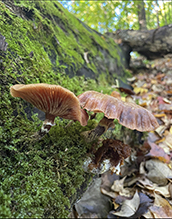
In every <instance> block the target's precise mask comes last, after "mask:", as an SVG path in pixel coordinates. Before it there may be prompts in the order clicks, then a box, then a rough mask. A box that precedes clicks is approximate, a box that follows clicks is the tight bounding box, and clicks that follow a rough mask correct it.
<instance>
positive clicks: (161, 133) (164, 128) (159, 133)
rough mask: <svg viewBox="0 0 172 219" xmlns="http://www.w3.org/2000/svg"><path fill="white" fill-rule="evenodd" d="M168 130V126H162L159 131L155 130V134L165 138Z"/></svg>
mask: <svg viewBox="0 0 172 219" xmlns="http://www.w3.org/2000/svg"><path fill="white" fill-rule="evenodd" d="M166 129H167V126H166V125H160V126H159V127H158V128H157V129H155V132H156V133H157V134H158V135H159V136H160V137H163V133H164V131H165V130H166Z"/></svg>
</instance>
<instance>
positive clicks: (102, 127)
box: [81, 116, 115, 142]
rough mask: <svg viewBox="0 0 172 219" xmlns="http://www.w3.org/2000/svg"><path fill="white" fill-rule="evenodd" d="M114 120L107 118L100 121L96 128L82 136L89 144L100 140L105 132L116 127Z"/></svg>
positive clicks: (83, 133)
mask: <svg viewBox="0 0 172 219" xmlns="http://www.w3.org/2000/svg"><path fill="white" fill-rule="evenodd" d="M113 120H114V119H108V118H106V117H105V116H104V117H103V119H101V120H100V122H99V124H98V125H97V126H96V128H94V129H92V130H89V131H85V132H82V133H81V135H83V136H84V138H85V140H86V141H87V142H91V141H94V140H96V139H97V138H99V137H100V136H101V135H102V134H103V133H104V132H106V131H107V130H108V129H109V128H110V127H113V128H114V127H115V125H114V123H113Z"/></svg>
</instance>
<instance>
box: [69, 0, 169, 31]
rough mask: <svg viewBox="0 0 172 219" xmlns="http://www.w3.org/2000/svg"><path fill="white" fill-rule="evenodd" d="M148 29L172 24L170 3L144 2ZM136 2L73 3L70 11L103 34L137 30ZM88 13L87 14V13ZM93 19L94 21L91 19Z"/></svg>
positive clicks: (125, 0)
mask: <svg viewBox="0 0 172 219" xmlns="http://www.w3.org/2000/svg"><path fill="white" fill-rule="evenodd" d="M144 3H145V12H146V21H147V28H148V29H155V28H157V27H158V24H157V19H159V26H164V25H167V24H170V23H171V22H172V16H171V12H172V2H171V1H155V0H151V1H150V0H149V1H144ZM138 10H139V9H138V1H129V0H122V1H104V2H103V1H73V2H72V4H71V11H72V12H73V13H74V14H75V16H77V17H78V18H79V19H81V20H82V21H83V22H85V23H86V24H88V25H89V26H90V27H92V28H93V29H95V30H97V31H99V32H101V33H105V32H112V31H115V30H117V29H134V30H138V29H139V23H138ZM88 12H89V13H88ZM93 17H94V19H93Z"/></svg>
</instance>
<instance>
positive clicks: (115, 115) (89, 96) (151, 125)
mask: <svg viewBox="0 0 172 219" xmlns="http://www.w3.org/2000/svg"><path fill="white" fill-rule="evenodd" d="M78 99H79V101H80V104H81V107H82V108H83V109H86V110H88V111H91V112H94V113H99V112H101V113H104V117H103V119H101V120H100V122H99V124H98V125H97V127H96V128H94V129H92V130H89V131H85V132H83V133H82V135H83V136H84V137H85V139H86V141H87V142H91V141H94V140H95V139H96V138H98V137H100V136H101V135H102V134H103V133H104V132H106V131H107V130H108V129H109V128H110V127H113V128H114V126H115V125H114V122H113V121H114V119H117V120H118V122H119V123H120V124H121V125H123V126H125V127H127V128H129V129H132V130H134V129H136V130H138V131H140V132H144V131H151V130H154V129H156V128H157V127H158V126H159V124H158V122H157V120H156V118H155V117H154V115H153V114H152V113H151V112H149V111H148V110H147V109H145V108H143V107H141V106H139V105H137V104H135V103H132V102H124V101H122V100H121V99H120V98H119V97H118V98H117V97H114V96H110V95H107V94H102V93H99V92H97V91H86V92H84V93H82V94H80V95H79V96H78Z"/></svg>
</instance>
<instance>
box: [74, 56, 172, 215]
mask: <svg viewBox="0 0 172 219" xmlns="http://www.w3.org/2000/svg"><path fill="white" fill-rule="evenodd" d="M151 63H152V64H151V65H150V64H149V68H147V69H146V70H145V69H144V70H140V69H139V70H138V71H137V74H134V75H133V77H132V78H129V79H128V83H129V84H130V85H131V86H132V87H133V90H129V89H128V88H127V89H125V88H123V87H119V88H115V86H112V89H113V90H112V92H113V91H115V92H119V91H120V92H121V93H124V94H125V95H126V97H125V98H124V97H122V98H123V100H125V101H135V102H136V103H137V104H138V105H140V106H142V107H144V108H146V109H148V110H149V111H151V112H152V113H153V114H154V116H155V117H156V119H157V121H158V123H159V125H160V126H159V127H158V128H157V129H156V130H155V131H151V132H148V133H147V136H146V137H145V136H144V140H143V142H141V141H139V143H137V145H135V144H134V143H133V142H134V141H131V136H130V134H129V136H130V141H128V142H126V141H127V140H126V139H127V138H125V137H126V135H125V133H124V138H123V139H122V140H123V142H124V144H127V143H129V146H130V147H131V155H130V156H129V157H127V158H125V159H122V157H119V158H118V160H119V161H118V162H121V159H122V160H123V162H121V168H120V171H121V172H120V175H116V174H115V173H113V172H112V171H111V170H109V171H107V172H105V173H103V174H101V175H99V176H97V178H98V179H99V180H100V179H101V183H100V181H99V183H98V184H97V183H96V184H95V187H94V189H92V190H91V193H90V192H86V193H85V194H86V195H87V196H86V197H87V198H85V195H83V197H82V198H81V199H80V200H79V201H78V202H77V203H76V204H75V205H74V206H73V212H74V210H75V214H74V213H73V218H84V217H90V218H140V217H142V218H171V217H172V56H171V55H167V56H165V57H164V58H161V59H158V60H155V61H152V62H151ZM114 88H115V89H114ZM115 92H114V95H117V94H116V93H115ZM130 131H131V130H130ZM124 132H125V130H124ZM132 132H133V133H134V131H132ZM130 133H131V132H130ZM120 140H121V139H120ZM101 141H103V139H102V138H100V140H99V142H101ZM99 156H100V155H99ZM111 159H112V157H111ZM96 165H98V162H97V163H96ZM88 190H89V188H88ZM97 191H98V194H99V195H97ZM99 192H100V193H101V196H100V193H99ZM107 198H108V201H107ZM83 200H84V202H83ZM109 200H111V204H112V205H109ZM78 206H80V207H78ZM88 206H89V207H88ZM77 209H80V210H77ZM84 209H87V210H84ZM76 212H77V213H76ZM84 214H85V215H84ZM70 216H71V215H70Z"/></svg>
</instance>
